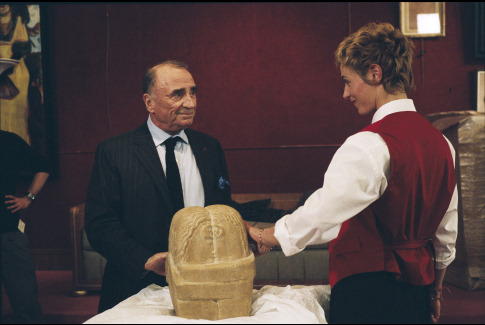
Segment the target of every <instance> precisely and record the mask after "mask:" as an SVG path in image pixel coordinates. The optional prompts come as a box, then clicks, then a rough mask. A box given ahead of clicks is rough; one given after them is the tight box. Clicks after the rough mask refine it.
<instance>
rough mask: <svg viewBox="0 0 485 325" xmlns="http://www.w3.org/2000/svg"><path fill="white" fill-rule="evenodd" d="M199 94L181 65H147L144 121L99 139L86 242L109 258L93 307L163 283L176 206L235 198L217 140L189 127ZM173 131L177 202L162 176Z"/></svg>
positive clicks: (109, 304)
mask: <svg viewBox="0 0 485 325" xmlns="http://www.w3.org/2000/svg"><path fill="white" fill-rule="evenodd" d="M196 92H197V86H196V84H195V82H194V79H193V77H192V75H191V73H190V72H189V71H188V67H187V65H186V64H184V63H181V62H177V61H166V62H163V63H161V64H158V65H156V66H154V67H152V68H150V69H148V70H147V72H146V73H145V76H144V78H143V102H144V104H145V108H146V110H147V111H148V119H147V121H146V122H144V123H143V124H142V125H141V126H140V127H138V128H136V129H134V130H132V131H129V132H127V133H124V134H121V135H118V136H115V137H113V138H111V139H108V140H105V141H103V142H101V143H100V144H99V145H98V148H97V150H96V157H95V162H94V167H93V171H92V175H91V180H90V183H89V188H88V193H87V200H86V209H85V229H86V233H87V236H88V239H89V242H90V243H91V245H92V247H93V248H94V249H95V250H96V251H98V252H99V253H100V254H101V255H102V256H104V257H105V258H106V259H107V263H106V267H105V270H104V275H103V282H102V289H101V297H100V301H99V308H98V312H103V311H105V310H107V309H110V308H112V307H114V306H115V305H116V304H118V303H119V302H121V301H123V300H124V299H126V298H128V297H130V296H131V295H133V294H136V293H138V292H139V291H140V290H141V289H143V288H145V287H146V286H147V285H149V284H152V283H155V284H158V285H160V286H166V285H167V282H166V279H165V259H166V257H167V255H168V235H169V230H170V223H171V220H172V216H173V215H174V214H175V213H176V212H177V211H178V210H179V209H181V208H183V207H189V206H201V207H205V206H208V205H212V204H227V205H230V204H231V202H232V201H231V189H230V183H229V176H228V170H227V166H226V160H225V156H224V151H223V150H222V146H221V144H220V143H219V141H218V140H217V139H215V138H213V137H211V136H209V135H206V134H203V133H201V132H198V131H195V130H192V129H189V127H190V126H191V125H192V122H193V120H194V117H195V113H196V107H197V97H196ZM175 137H179V138H180V139H179V141H178V142H176V144H175V148H174V151H173V153H174V155H175V159H176V165H178V170H179V173H180V183H181V188H182V202H180V201H177V200H175V198H176V196H175V192H174V191H171V190H169V183H168V182H167V178H166V168H167V163H166V158H167V157H166V156H168V155H166V153H167V151H166V150H167V149H166V146H167V144H166V143H167V142H166V141H172V140H174V141H175V139H174V138H175ZM177 205H178V206H177Z"/></svg>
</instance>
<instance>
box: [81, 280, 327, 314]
mask: <svg viewBox="0 0 485 325" xmlns="http://www.w3.org/2000/svg"><path fill="white" fill-rule="evenodd" d="M329 303H330V285H317V286H286V287H276V286H265V287H263V288H261V290H253V301H252V304H251V314H250V316H247V317H234V318H227V319H222V320H215V321H211V320H205V319H187V318H182V317H177V316H175V312H174V310H173V305H172V300H171V298H170V291H169V290H168V287H163V288H162V287H160V286H158V285H155V284H151V285H149V286H148V287H146V288H145V289H143V290H141V291H140V292H139V293H137V294H136V295H133V296H131V297H130V298H128V299H126V300H124V301H122V302H120V303H119V304H118V305H116V306H115V307H113V308H111V309H108V310H106V311H104V312H102V313H101V314H98V315H96V316H94V317H92V318H90V319H88V320H87V321H86V322H85V324H212V323H214V324H262V323H266V324H297V323H300V324H326V323H327V320H326V318H325V312H328V309H329Z"/></svg>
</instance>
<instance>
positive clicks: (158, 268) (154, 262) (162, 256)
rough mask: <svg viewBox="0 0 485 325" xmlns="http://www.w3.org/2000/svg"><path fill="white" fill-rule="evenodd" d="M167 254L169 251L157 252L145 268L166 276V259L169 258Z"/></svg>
mask: <svg viewBox="0 0 485 325" xmlns="http://www.w3.org/2000/svg"><path fill="white" fill-rule="evenodd" d="M167 256H168V252H163V253H157V254H155V255H153V256H152V257H150V258H149V259H148V261H147V262H146V263H145V270H148V271H152V272H155V273H157V274H160V275H163V276H165V261H166V259H167Z"/></svg>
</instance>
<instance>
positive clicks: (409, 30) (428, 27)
mask: <svg viewBox="0 0 485 325" xmlns="http://www.w3.org/2000/svg"><path fill="white" fill-rule="evenodd" d="M399 10H400V20H401V31H402V32H403V34H404V35H407V36H409V37H442V36H445V3H444V2H400V3H399Z"/></svg>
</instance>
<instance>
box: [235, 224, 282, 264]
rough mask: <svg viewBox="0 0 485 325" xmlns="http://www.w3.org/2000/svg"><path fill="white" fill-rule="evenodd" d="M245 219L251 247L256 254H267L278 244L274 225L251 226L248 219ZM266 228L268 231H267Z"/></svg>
mask: <svg viewBox="0 0 485 325" xmlns="http://www.w3.org/2000/svg"><path fill="white" fill-rule="evenodd" d="M243 221H244V226H245V227H246V230H247V232H248V242H249V247H250V248H251V250H252V251H253V253H254V255H255V256H260V255H263V254H266V253H267V252H269V251H270V250H271V249H272V248H273V247H274V246H275V245H277V244H278V240H277V239H276V238H275V237H274V235H273V234H274V227H271V228H267V229H259V228H256V227H253V226H251V225H250V224H249V223H248V222H247V221H245V220H243ZM265 230H267V231H266V232H265Z"/></svg>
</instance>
